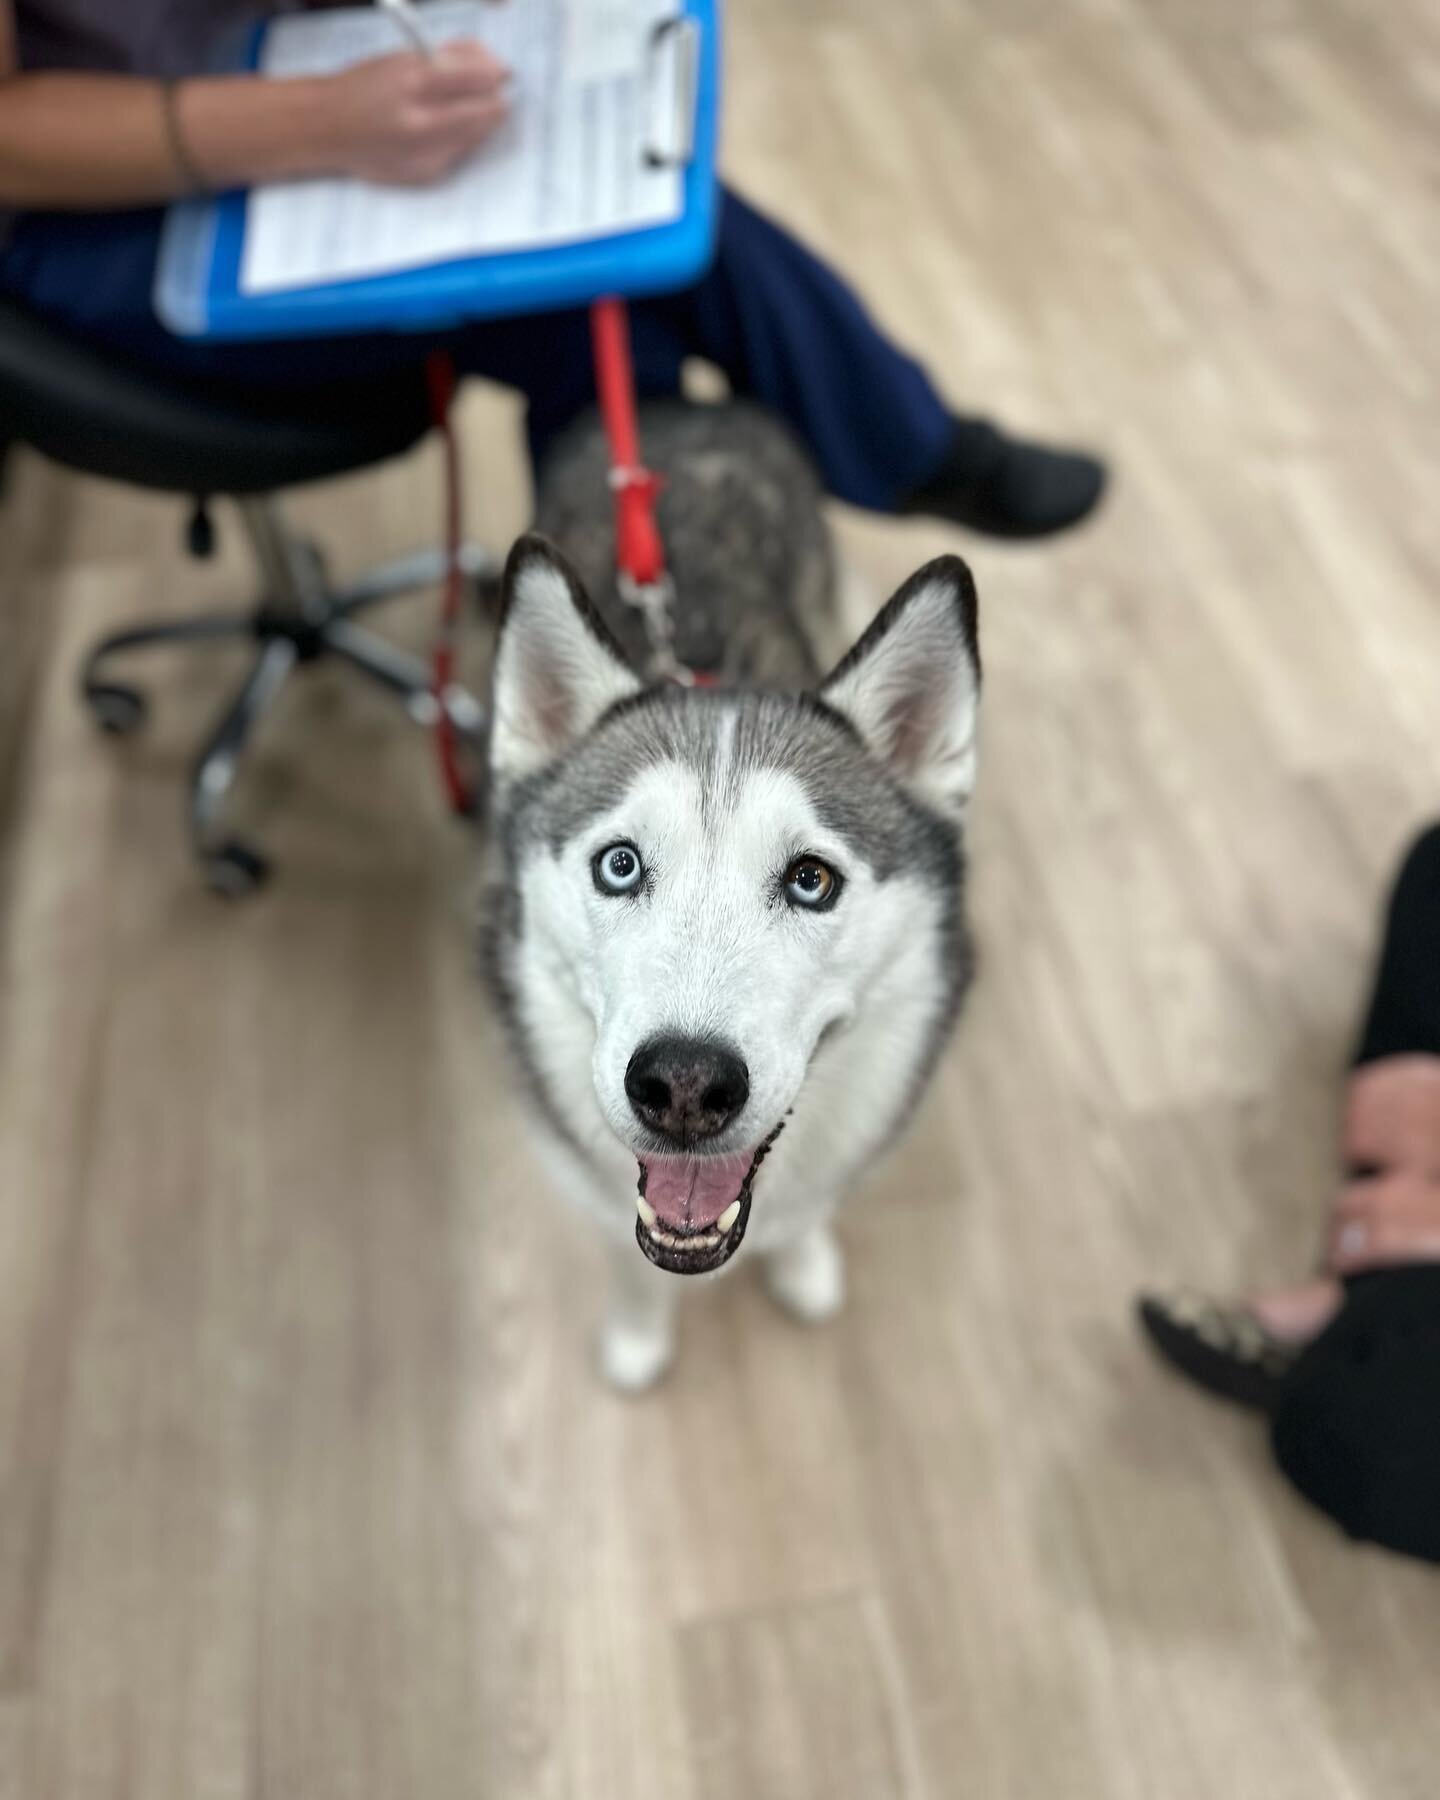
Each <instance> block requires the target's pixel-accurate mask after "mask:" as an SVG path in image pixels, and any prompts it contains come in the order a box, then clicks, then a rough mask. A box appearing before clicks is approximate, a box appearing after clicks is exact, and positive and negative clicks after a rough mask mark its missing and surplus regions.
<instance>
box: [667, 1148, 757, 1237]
mask: <svg viewBox="0 0 1440 1800" xmlns="http://www.w3.org/2000/svg"><path fill="white" fill-rule="evenodd" d="M753 1155H754V1153H753V1151H747V1152H746V1153H745V1154H744V1155H743V1156H707V1157H654V1158H650V1157H646V1158H643V1159H642V1160H641V1165H640V1166H641V1167H642V1168H643V1169H644V1171H645V1198H646V1200H647V1201H648V1202H649V1203H650V1205H651V1206H653V1207H654V1208H655V1211H656V1212H657V1213H658V1214H659V1215H660V1217H661V1218H662V1219H663V1220H664V1221H665V1223H666V1224H667V1225H671V1226H675V1227H678V1228H679V1229H680V1230H688V1231H698V1230H700V1229H701V1227H703V1226H705V1225H713V1224H714V1223H715V1221H716V1220H717V1219H718V1218H719V1217H720V1215H721V1213H723V1212H724V1210H725V1208H726V1207H727V1206H729V1205H730V1203H731V1201H732V1200H738V1199H739V1198H740V1188H741V1185H742V1183H743V1182H744V1180H745V1176H746V1174H747V1173H748V1171H749V1168H750V1164H751V1161H752V1160H753Z"/></svg>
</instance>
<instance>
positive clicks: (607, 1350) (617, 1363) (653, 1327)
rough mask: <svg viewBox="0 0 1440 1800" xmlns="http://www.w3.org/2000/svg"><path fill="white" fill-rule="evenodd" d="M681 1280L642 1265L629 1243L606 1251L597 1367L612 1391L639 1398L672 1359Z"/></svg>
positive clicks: (634, 1248) (638, 1254) (641, 1259)
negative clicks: (606, 1293) (606, 1288)
mask: <svg viewBox="0 0 1440 1800" xmlns="http://www.w3.org/2000/svg"><path fill="white" fill-rule="evenodd" d="M679 1287H680V1278H679V1277H678V1276H676V1275H667V1274H666V1273H665V1271H664V1270H663V1269H657V1268H655V1267H653V1265H651V1264H650V1263H648V1262H646V1260H645V1258H644V1257H643V1256H642V1255H641V1253H640V1251H639V1249H638V1248H637V1247H636V1246H635V1244H634V1243H626V1244H621V1245H617V1246H616V1247H615V1249H613V1250H612V1251H611V1276H610V1302H609V1307H608V1309H607V1311H606V1314H605V1323H604V1325H603V1326H602V1327H601V1330H600V1368H601V1371H602V1373H603V1374H604V1376H605V1379H606V1380H607V1381H608V1382H609V1383H610V1385H611V1387H614V1388H619V1389H620V1391H621V1392H622V1393H626V1394H640V1393H643V1392H644V1391H645V1389H646V1388H648V1387H653V1386H654V1385H655V1383H656V1382H657V1381H658V1380H659V1379H660V1377H661V1376H662V1375H663V1374H664V1373H665V1371H666V1370H667V1369H668V1368H669V1367H670V1364H671V1363H672V1362H673V1361H674V1359H675V1310H676V1302H677V1301H678V1299H679V1291H678V1290H679Z"/></svg>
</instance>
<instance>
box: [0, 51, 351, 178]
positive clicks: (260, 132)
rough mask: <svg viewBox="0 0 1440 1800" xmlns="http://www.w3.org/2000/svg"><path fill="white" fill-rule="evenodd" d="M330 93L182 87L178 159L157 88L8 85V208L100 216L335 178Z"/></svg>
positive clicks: (101, 78) (258, 83)
mask: <svg viewBox="0 0 1440 1800" xmlns="http://www.w3.org/2000/svg"><path fill="white" fill-rule="evenodd" d="M326 101H327V89H326V84H325V83H323V82H320V81H265V80H261V79H259V78H258V77H256V76H244V75H242V76H231V77H222V78H217V79H214V80H210V79H197V80H193V81H186V82H183V83H182V84H181V85H180V87H179V88H178V90H177V91H176V94H175V119H176V123H177V125H178V129H179V133H180V138H181V144H182V150H181V152H180V153H179V154H177V149H176V145H175V142H174V138H173V136H172V133H171V129H170V125H169V122H168V121H167V118H166V104H165V95H164V89H163V88H162V86H161V85H160V83H158V82H153V81H142V80H138V79H135V78H133V77H129V76H110V75H69V74H58V73H57V74H35V75H17V76H12V77H11V78H10V79H8V80H6V81H3V82H0V205H5V206H12V207H20V208H41V207H53V208H71V209H77V210H85V211H91V210H94V211H99V210H103V209H106V208H118V207H126V206H140V205H145V204H148V203H153V202H159V201H165V200H170V199H173V198H175V197H176V196H177V195H179V194H182V193H184V192H185V191H187V190H188V189H190V188H192V187H193V186H194V185H195V182H194V177H195V176H198V177H200V178H201V180H202V182H203V184H204V185H205V186H207V187H211V188H217V189H218V188H226V187H237V186H244V185H248V184H249V183H251V182H255V181H267V180H283V179H287V178H289V177H292V176H300V175H309V174H319V173H323V172H326V171H328V170H329V169H330V168H332V167H333V166H334V162H335V157H336V146H335V143H334V142H333V138H334V130H333V126H332V121H331V119H330V116H329V108H328V106H327V104H326ZM187 162H188V164H189V165H190V167H189V169H188V170H187V167H186V163H187Z"/></svg>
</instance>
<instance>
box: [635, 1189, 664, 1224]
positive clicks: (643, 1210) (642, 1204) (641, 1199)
mask: <svg viewBox="0 0 1440 1800" xmlns="http://www.w3.org/2000/svg"><path fill="white" fill-rule="evenodd" d="M635 1210H636V1212H638V1213H639V1215H640V1223H641V1224H642V1225H644V1226H645V1227H646V1229H647V1230H649V1231H653V1230H654V1229H655V1226H656V1224H657V1223H658V1222H659V1218H660V1215H659V1214H658V1213H657V1212H656V1210H655V1208H654V1207H653V1206H652V1205H651V1204H650V1202H649V1201H648V1200H647V1199H646V1198H645V1196H644V1195H643V1194H637V1195H636V1196H635Z"/></svg>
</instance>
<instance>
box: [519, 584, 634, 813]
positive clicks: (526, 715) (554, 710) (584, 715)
mask: <svg viewBox="0 0 1440 1800" xmlns="http://www.w3.org/2000/svg"><path fill="white" fill-rule="evenodd" d="M639 688H640V683H639V681H638V680H637V679H636V677H635V676H634V675H633V674H632V673H631V671H630V670H629V669H627V668H626V667H625V665H624V663H622V662H620V661H619V660H618V659H617V658H616V657H615V656H613V655H612V654H611V653H610V651H609V650H608V649H607V648H606V647H605V646H604V645H603V644H602V643H601V642H600V640H599V639H598V638H597V637H596V636H595V634H594V632H593V631H591V629H590V628H589V626H588V625H587V624H586V622H585V620H584V619H583V618H582V617H581V615H580V613H579V612H578V611H577V609H576V607H575V605H574V602H573V601H572V599H571V595H570V585H569V582H568V581H567V580H566V577H565V575H564V573H563V572H562V571H561V570H560V569H559V568H558V567H557V566H556V565H555V564H554V563H553V562H550V561H547V560H544V559H542V558H541V557H539V556H531V557H528V558H526V559H525V560H524V561H522V562H521V564H520V567H519V568H518V569H517V570H516V571H515V575H514V579H513V581H512V583H511V587H510V601H509V609H508V612H507V615H506V619H505V629H504V630H503V631H502V632H501V634H500V645H499V649H498V650H497V652H496V658H495V689H494V717H493V719H492V721H491V728H490V729H491V749H490V755H491V762H492V765H493V766H494V767H495V768H496V769H498V770H501V771H503V772H504V775H505V777H506V778H507V779H510V780H515V779H519V778H520V777H522V776H525V775H529V774H531V773H533V771H534V770H536V769H539V768H543V767H544V766H545V764H546V763H548V762H551V761H553V760H554V758H555V757H556V756H557V755H559V753H560V751H561V750H563V749H564V748H565V747H566V745H567V744H571V743H573V742H574V741H575V740H576V739H577V738H579V737H582V736H583V735H584V733H585V732H587V731H588V730H589V729H590V727H591V726H592V725H593V724H594V723H595V721H596V720H597V719H598V718H599V717H600V715H601V714H602V713H603V712H605V711H606V710H607V709H608V708H609V707H611V706H613V705H614V704H615V702H616V701H617V700H623V699H624V698H625V697H626V695H627V694H634V693H637V692H638V691H639Z"/></svg>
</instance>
